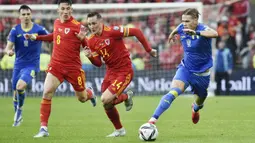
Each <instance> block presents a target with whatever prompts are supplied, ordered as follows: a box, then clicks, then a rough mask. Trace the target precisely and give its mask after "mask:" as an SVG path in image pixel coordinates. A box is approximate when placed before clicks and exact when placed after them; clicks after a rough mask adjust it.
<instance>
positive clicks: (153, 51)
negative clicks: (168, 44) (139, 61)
mask: <svg viewBox="0 0 255 143" xmlns="http://www.w3.org/2000/svg"><path fill="white" fill-rule="evenodd" d="M150 55H151V56H152V57H157V50H156V49H152V50H151V51H150Z"/></svg>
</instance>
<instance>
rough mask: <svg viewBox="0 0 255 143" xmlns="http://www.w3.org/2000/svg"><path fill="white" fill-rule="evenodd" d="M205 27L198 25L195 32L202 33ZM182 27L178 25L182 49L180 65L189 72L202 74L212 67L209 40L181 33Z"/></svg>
mask: <svg viewBox="0 0 255 143" xmlns="http://www.w3.org/2000/svg"><path fill="white" fill-rule="evenodd" d="M206 28H207V26H205V25H204V24H201V23H199V24H198V26H197V28H196V30H195V31H204V30H206ZM183 29H184V26H183V24H180V26H179V27H178V34H179V35H180V38H181V43H182V46H183V49H184V58H183V60H182V65H183V66H185V68H187V69H188V70H189V71H190V72H195V73H202V72H205V71H206V70H208V69H209V68H211V67H212V66H213V61H212V45H211V41H212V39H211V38H206V37H203V36H199V35H189V34H187V33H185V32H183Z"/></svg>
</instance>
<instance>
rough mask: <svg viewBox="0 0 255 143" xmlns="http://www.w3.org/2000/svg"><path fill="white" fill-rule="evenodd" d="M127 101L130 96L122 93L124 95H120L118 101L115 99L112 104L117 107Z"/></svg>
mask: <svg viewBox="0 0 255 143" xmlns="http://www.w3.org/2000/svg"><path fill="white" fill-rule="evenodd" d="M127 99H128V95H127V94H124V93H122V94H121V95H119V96H118V97H117V98H116V99H114V100H113V101H112V104H113V105H117V104H119V103H121V102H123V101H125V100H127Z"/></svg>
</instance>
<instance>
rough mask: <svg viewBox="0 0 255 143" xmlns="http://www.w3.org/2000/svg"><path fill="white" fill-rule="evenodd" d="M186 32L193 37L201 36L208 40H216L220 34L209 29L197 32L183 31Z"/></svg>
mask: <svg viewBox="0 0 255 143" xmlns="http://www.w3.org/2000/svg"><path fill="white" fill-rule="evenodd" d="M183 31H184V32H186V33H188V34H191V35H200V36H203V37H207V38H216V37H218V32H216V31H215V30H213V29H211V28H209V27H207V28H206V29H205V30H202V31H195V30H192V29H183Z"/></svg>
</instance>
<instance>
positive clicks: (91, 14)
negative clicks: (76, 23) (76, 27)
mask: <svg viewBox="0 0 255 143" xmlns="http://www.w3.org/2000/svg"><path fill="white" fill-rule="evenodd" d="M94 16H96V17H97V19H101V18H102V16H101V14H100V13H98V12H96V11H94V12H90V13H89V14H88V15H87V18H89V17H94Z"/></svg>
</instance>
